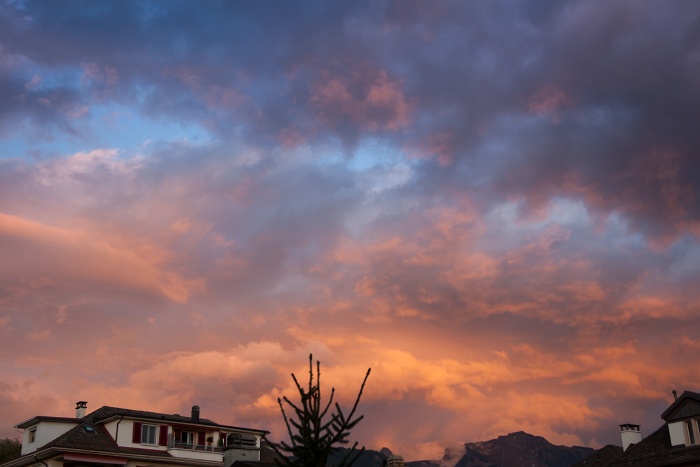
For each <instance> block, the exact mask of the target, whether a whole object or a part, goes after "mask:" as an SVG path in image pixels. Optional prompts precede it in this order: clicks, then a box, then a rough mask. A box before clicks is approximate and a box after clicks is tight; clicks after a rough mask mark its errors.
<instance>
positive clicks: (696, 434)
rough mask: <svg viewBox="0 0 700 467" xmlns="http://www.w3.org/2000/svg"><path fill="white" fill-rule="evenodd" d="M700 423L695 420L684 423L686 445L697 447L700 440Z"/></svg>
mask: <svg viewBox="0 0 700 467" xmlns="http://www.w3.org/2000/svg"><path fill="white" fill-rule="evenodd" d="M698 423H699V421H698V420H697V419H695V418H691V419H690V420H686V421H684V422H683V431H684V432H685V445H686V446H695V445H697V444H698V443H699V440H700V427H699V426H698Z"/></svg>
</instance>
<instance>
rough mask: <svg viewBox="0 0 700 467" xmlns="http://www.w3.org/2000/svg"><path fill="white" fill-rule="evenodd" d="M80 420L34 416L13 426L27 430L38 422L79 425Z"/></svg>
mask: <svg viewBox="0 0 700 467" xmlns="http://www.w3.org/2000/svg"><path fill="white" fill-rule="evenodd" d="M80 420H81V419H80V418H68V417H45V416H41V415H40V416H36V417H32V418H30V419H29V420H25V421H23V422H21V423H18V424H17V425H15V428H23V429H24V428H29V427H30V426H32V425H36V424H37V423H39V422H56V423H80Z"/></svg>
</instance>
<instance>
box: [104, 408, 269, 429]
mask: <svg viewBox="0 0 700 467" xmlns="http://www.w3.org/2000/svg"><path fill="white" fill-rule="evenodd" d="M97 411H100V416H99V418H98V419H97V420H96V421H98V422H102V423H104V422H108V421H109V420H111V419H117V418H120V417H122V416H123V417H129V418H136V419H143V420H155V421H161V422H170V423H176V424H177V423H180V424H183V425H201V426H205V427H216V428H228V429H233V430H244V431H252V432H255V433H259V434H265V433H269V432H268V431H266V430H258V429H255V428H245V427H240V426H233V425H221V424H219V423H216V422H214V421H212V420H209V419H206V418H200V419H199V420H198V421H196V422H195V421H192V417H189V416H184V415H180V414H164V413H158V412H147V411H145V410H132V409H121V408H118V407H108V406H105V407H101V408H99V409H97V410H96V411H95V412H97ZM95 412H93V414H94V413H95ZM91 415H92V414H91Z"/></svg>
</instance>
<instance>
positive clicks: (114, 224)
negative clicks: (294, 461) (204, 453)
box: [0, 0, 700, 460]
mask: <svg viewBox="0 0 700 467" xmlns="http://www.w3.org/2000/svg"><path fill="white" fill-rule="evenodd" d="M698 18H700V9H698V8H697V7H695V6H688V4H673V5H668V6H666V7H665V8H664V11H663V14H659V13H658V8H657V5H656V4H654V3H653V2H646V1H641V2H640V1H635V2H630V1H624V0H620V1H615V2H612V3H609V2H606V3H605V4H603V3H601V2H591V3H586V4H581V3H577V2H563V3H548V4H543V3H542V2H521V3H518V4H517V5H513V7H512V8H509V9H507V11H504V10H503V9H502V8H498V7H497V5H495V4H490V3H474V4H447V3H445V4H436V5H431V7H430V8H429V9H427V10H426V9H425V7H424V6H422V5H421V4H420V3H417V2H390V1H387V2H371V4H370V3H366V2H359V3H352V4H340V3H339V4H318V3H314V4H311V3H307V2H298V3H296V2H292V3H288V4H285V5H284V6H281V7H279V8H268V7H266V6H264V5H261V4H252V3H251V4H245V3H235V4H234V3H211V4H209V5H208V7H207V8H205V9H202V8H196V7H194V6H193V4H192V3H190V2H187V1H186V2H179V3H173V4H168V5H161V4H153V3H143V2H130V1H127V2H123V3H120V4H119V7H118V8H116V7H115V5H113V4H95V5H89V6H88V5H83V7H81V8H79V9H75V8H71V7H70V5H66V4H62V3H53V2H52V3H46V2H32V1H28V2H22V3H21V4H20V3H12V4H8V5H6V8H3V9H2V11H0V44H2V46H0V256H1V257H2V259H3V260H2V262H0V291H2V293H0V297H1V298H0V337H2V339H3V343H4V344H5V345H3V346H2V348H0V367H2V369H3V375H5V379H4V380H3V381H4V382H3V384H2V385H0V393H1V394H2V395H3V398H2V399H3V400H5V401H7V402H6V403H5V405H3V406H2V408H3V410H0V413H2V414H3V416H2V417H0V436H2V433H6V434H7V435H8V436H9V435H12V434H13V433H14V432H13V431H12V429H11V427H12V426H13V425H14V424H15V423H17V422H19V421H21V420H23V419H26V418H29V417H30V416H33V415H36V414H37V413H28V412H27V411H28V410H32V411H34V410H36V411H38V413H40V414H46V415H64V416H69V415H71V413H72V410H73V409H72V403H73V402H74V401H73V400H72V398H73V397H76V396H79V398H82V399H84V400H88V401H90V407H91V408H96V407H98V406H99V405H123V406H128V407H132V408H141V409H146V410H162V411H165V412H179V413H187V412H188V411H189V410H190V407H191V406H192V405H194V404H199V405H201V406H202V410H203V416H206V417H210V418H212V419H215V420H216V421H218V422H221V423H228V424H241V425H246V426H252V427H256V428H262V429H269V430H271V431H272V433H273V434H274V436H276V437H282V436H284V426H283V424H282V423H281V419H280V416H279V413H278V407H277V405H276V401H277V397H279V396H280V395H281V394H285V395H286V394H290V393H291V394H294V390H295V388H294V387H293V385H292V381H291V378H290V376H289V375H290V373H291V372H294V373H295V374H297V375H305V374H306V373H305V372H306V371H307V370H306V364H307V360H306V358H307V356H308V354H309V353H311V352H313V353H314V355H315V356H316V357H317V358H319V359H320V360H321V361H322V362H323V368H324V370H323V371H324V381H327V382H328V384H329V385H334V386H336V388H337V394H338V398H339V400H340V401H341V403H343V404H348V403H351V402H352V400H353V396H354V395H355V393H356V391H357V389H358V387H359V384H360V383H361V380H362V376H363V375H364V372H365V371H366V369H367V368H368V367H370V366H371V367H372V374H371V376H370V379H369V381H368V385H367V387H366V392H365V394H364V396H363V401H362V404H361V410H362V411H363V413H364V414H365V415H366V419H365V421H363V423H361V424H360V425H358V427H359V428H358V429H357V433H356V434H357V438H358V439H359V440H360V441H361V442H362V443H364V444H366V445H367V446H368V447H370V448H374V449H379V448H381V447H383V446H387V447H389V448H391V449H392V450H393V451H394V452H397V453H399V454H401V455H403V456H404V457H405V458H407V459H408V460H414V459H418V458H421V457H423V456H437V457H439V456H441V454H442V448H444V447H451V446H456V445H459V444H461V443H464V442H468V441H480V440H486V439H489V438H491V437H494V436H498V435H503V434H507V432H509V431H518V430H525V431H529V432H531V433H532V434H535V435H541V436H545V437H547V439H548V440H549V441H550V442H554V443H561V444H572V443H575V444H607V443H611V442H618V433H617V425H618V424H619V423H621V420H622V422H629V421H633V422H635V423H640V424H642V426H643V427H647V428H648V429H649V430H652V429H654V428H655V427H656V426H657V425H658V424H659V419H658V416H659V412H660V411H661V410H663V408H665V406H666V405H667V403H668V399H669V397H670V396H669V395H670V392H669V391H670V389H671V388H677V389H678V390H683V389H691V390H692V389H697V388H698V385H700V381H699V380H698V377H697V375H696V374H695V373H694V372H693V371H692V368H691V367H688V366H687V365H686V364H685V362H687V361H688V358H692V356H693V355H695V354H696V351H697V347H698V342H700V335H698V332H697V331H696V330H697V329H700V326H698V318H697V316H698V313H697V310H698V304H699V303H700V297H699V296H698V291H697V287H696V284H697V281H698V279H699V275H700V271H699V269H698V266H697V264H699V263H698V259H700V258H699V257H698V256H699V255H700V249H699V248H698V232H700V228H699V225H700V224H699V217H700V216H699V212H700V211H698V203H697V198H698V196H697V191H698V186H700V183H699V180H698V176H697V174H698V173H700V171H698V167H697V157H695V153H696V152H697V150H696V149H697V148H698V147H700V141H698V135H697V129H696V128H695V127H696V126H697V125H696V123H695V122H697V121H698V120H699V118H698V117H699V116H698V109H700V106H698V92H697V84H696V83H697V81H698V80H697V79H696V78H697V75H698V60H697V57H698V50H700V49H699V45H698V44H699V43H698V35H697V32H696V31H697V30H698V28H697V23H698ZM76 342H80V345H76V344H75V343H76ZM25 393H26V396H25V395H23V394H25ZM29 399H31V401H32V404H31V407H29V406H28V405H27V404H26V403H24V401H25V400H29ZM207 414H210V415H207ZM3 426H4V428H3ZM645 429H646V428H645ZM3 430H4V431H3Z"/></svg>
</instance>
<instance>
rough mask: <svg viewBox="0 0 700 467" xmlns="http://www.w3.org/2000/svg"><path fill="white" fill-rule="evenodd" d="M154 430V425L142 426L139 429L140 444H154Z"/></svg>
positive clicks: (155, 439) (155, 440)
mask: <svg viewBox="0 0 700 467" xmlns="http://www.w3.org/2000/svg"><path fill="white" fill-rule="evenodd" d="M156 428H158V427H157V426H155V425H143V426H142V427H141V444H156V442H157V438H156Z"/></svg>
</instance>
